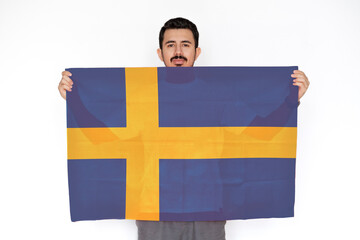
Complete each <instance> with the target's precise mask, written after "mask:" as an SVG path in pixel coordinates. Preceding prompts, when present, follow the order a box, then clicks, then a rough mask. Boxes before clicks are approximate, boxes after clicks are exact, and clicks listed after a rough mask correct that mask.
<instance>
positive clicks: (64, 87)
mask: <svg viewBox="0 0 360 240" xmlns="http://www.w3.org/2000/svg"><path fill="white" fill-rule="evenodd" d="M61 74H62V78H61V81H60V83H59V86H58V89H59V92H60V95H61V96H62V97H63V98H64V99H66V91H70V92H71V88H72V85H73V84H74V82H73V81H72V80H71V79H70V76H71V75H72V74H71V72H69V71H63V72H62V73H61Z"/></svg>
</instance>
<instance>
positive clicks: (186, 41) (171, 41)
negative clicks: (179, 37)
mask: <svg viewBox="0 0 360 240" xmlns="http://www.w3.org/2000/svg"><path fill="white" fill-rule="evenodd" d="M181 42H182V43H190V44H192V42H190V41H188V40H184V41H181ZM168 43H175V41H174V40H170V41H167V42H166V43H165V45H166V44H168Z"/></svg>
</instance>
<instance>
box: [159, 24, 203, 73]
mask: <svg viewBox="0 0 360 240" xmlns="http://www.w3.org/2000/svg"><path fill="white" fill-rule="evenodd" d="M200 52H201V49H200V48H199V47H198V48H196V49H195V39H194V36H193V34H192V32H191V30H190V29H167V30H166V31H165V33H164V40H163V42H162V50H161V49H160V48H159V49H158V50H157V53H158V55H159V58H160V60H161V61H163V62H164V64H165V66H166V67H192V66H193V65H194V62H195V60H196V59H197V57H198V56H199V55H200Z"/></svg>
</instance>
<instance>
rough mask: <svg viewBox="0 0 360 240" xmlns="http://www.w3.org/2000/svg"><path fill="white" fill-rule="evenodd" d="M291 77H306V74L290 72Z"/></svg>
mask: <svg viewBox="0 0 360 240" xmlns="http://www.w3.org/2000/svg"><path fill="white" fill-rule="evenodd" d="M291 77H293V78H298V77H302V78H305V79H306V78H307V77H306V76H305V74H303V73H294V74H291Z"/></svg>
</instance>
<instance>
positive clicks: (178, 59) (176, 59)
mask: <svg viewBox="0 0 360 240" xmlns="http://www.w3.org/2000/svg"><path fill="white" fill-rule="evenodd" d="M171 62H172V63H173V64H174V65H176V66H181V65H183V64H184V63H185V62H186V58H185V57H183V56H176V57H173V58H172V59H171Z"/></svg>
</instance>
